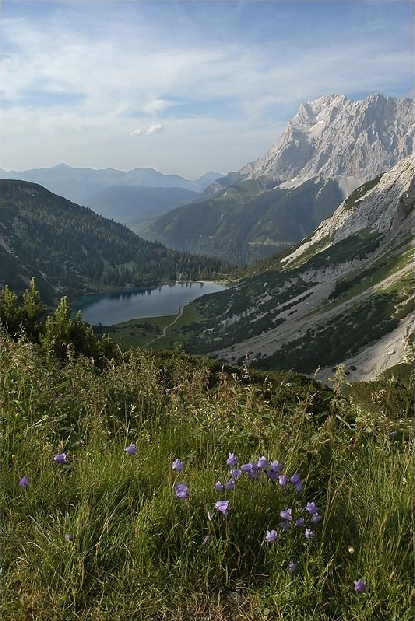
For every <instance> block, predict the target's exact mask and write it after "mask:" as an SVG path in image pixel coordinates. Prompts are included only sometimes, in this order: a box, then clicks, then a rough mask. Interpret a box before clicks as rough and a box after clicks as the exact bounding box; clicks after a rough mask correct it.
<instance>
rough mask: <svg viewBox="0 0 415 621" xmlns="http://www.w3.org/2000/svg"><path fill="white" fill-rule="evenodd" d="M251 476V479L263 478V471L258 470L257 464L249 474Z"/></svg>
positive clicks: (253, 465)
mask: <svg viewBox="0 0 415 621" xmlns="http://www.w3.org/2000/svg"><path fill="white" fill-rule="evenodd" d="M249 476H250V477H251V479H255V480H258V479H259V477H260V476H261V470H260V469H259V468H258V465H257V464H252V468H251V471H250V472H249Z"/></svg>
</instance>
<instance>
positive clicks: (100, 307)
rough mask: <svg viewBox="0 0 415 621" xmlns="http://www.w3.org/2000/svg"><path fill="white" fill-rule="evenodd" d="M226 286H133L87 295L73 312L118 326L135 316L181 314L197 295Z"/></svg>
mask: <svg viewBox="0 0 415 621" xmlns="http://www.w3.org/2000/svg"><path fill="white" fill-rule="evenodd" d="M224 289H226V287H225V286H224V285H219V284H217V283H214V282H208V281H201V282H176V283H173V284H170V285H162V286H159V287H146V288H130V289H124V290H122V291H118V292H115V293H105V294H92V295H88V296H85V297H84V298H81V299H80V300H78V301H77V302H75V303H74V304H73V311H74V313H77V312H78V311H81V313H82V319H83V320H84V321H86V322H87V323H89V324H91V325H93V326H98V325H103V326H114V325H116V324H119V323H124V322H127V321H131V320H132V319H140V318H149V317H164V316H169V315H177V314H178V313H179V312H180V308H181V307H183V306H185V305H186V304H189V302H192V301H193V300H195V299H196V298H199V297H201V296H202V295H207V294H210V293H217V292H218V291H223V290H224Z"/></svg>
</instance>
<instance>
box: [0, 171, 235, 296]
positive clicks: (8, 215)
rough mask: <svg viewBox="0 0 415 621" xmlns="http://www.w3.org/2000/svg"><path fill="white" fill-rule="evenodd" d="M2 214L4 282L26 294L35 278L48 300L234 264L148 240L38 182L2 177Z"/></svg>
mask: <svg viewBox="0 0 415 621" xmlns="http://www.w3.org/2000/svg"><path fill="white" fill-rule="evenodd" d="M1 212H2V215H1V227H2V229H1V230H2V234H1V247H0V250H1V263H2V270H1V280H0V284H1V285H5V284H8V285H9V286H11V287H12V288H13V289H15V290H16V291H20V292H21V291H23V290H24V289H25V288H26V287H27V285H28V283H29V281H30V279H31V278H32V277H35V278H36V281H37V283H38V287H39V290H40V291H41V294H42V297H43V299H44V300H45V301H46V302H47V303H51V302H52V301H54V300H56V299H57V297H59V295H67V296H68V297H69V299H75V298H77V297H80V296H81V295H83V294H85V293H87V292H88V291H92V290H94V291H96V290H98V289H100V288H102V287H108V288H111V287H112V288H114V287H124V286H128V285H132V286H149V285H156V284H159V283H162V282H169V281H175V280H176V279H180V278H182V279H189V280H190V279H193V280H197V279H202V278H205V279H213V278H218V277H222V276H224V275H225V274H227V273H228V272H229V270H230V269H231V267H230V265H229V264H224V263H223V262H221V261H219V260H217V259H211V258H207V257H201V256H193V255H191V254H189V253H187V252H176V251H173V250H168V249H167V248H165V247H164V246H163V245H162V244H160V243H151V242H148V241H145V240H143V239H141V238H139V237H138V236H137V235H135V234H134V233H133V232H132V231H131V230H129V229H128V228H127V227H126V226H124V225H121V224H118V223H115V222H113V221H110V220H107V219H105V218H103V217H101V216H98V215H97V214H95V213H94V212H93V211H91V210H90V209H87V208H84V207H80V206H79V205H76V204H75V203H72V202H70V201H68V200H66V199H64V198H62V197H60V196H57V195H55V194H53V193H51V192H49V191H48V190H46V189H45V188H43V187H42V186H39V185H37V184H35V183H29V182H24V181H18V180H7V179H6V180H2V182H1Z"/></svg>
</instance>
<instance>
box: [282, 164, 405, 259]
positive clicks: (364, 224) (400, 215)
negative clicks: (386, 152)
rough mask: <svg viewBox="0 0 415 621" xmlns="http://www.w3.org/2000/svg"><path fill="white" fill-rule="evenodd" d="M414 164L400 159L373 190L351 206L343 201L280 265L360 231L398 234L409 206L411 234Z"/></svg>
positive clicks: (389, 234) (348, 202) (390, 234)
mask: <svg viewBox="0 0 415 621" xmlns="http://www.w3.org/2000/svg"><path fill="white" fill-rule="evenodd" d="M414 163H415V162H414V158H413V156H409V157H406V158H404V159H402V160H401V161H400V162H398V163H397V164H396V165H395V166H394V167H393V168H392V170H390V171H389V172H387V173H385V174H383V175H382V177H381V178H380V180H379V181H378V182H377V183H376V184H375V185H374V187H372V188H371V189H369V190H368V191H367V192H366V193H362V194H360V195H359V198H358V199H357V200H355V201H353V203H352V204H351V205H350V200H351V198H352V197H350V199H349V201H348V200H347V199H346V200H345V201H343V202H342V203H341V205H340V206H339V207H338V208H337V209H336V211H335V212H334V214H333V215H332V216H330V218H327V220H323V222H322V223H321V224H320V225H319V227H318V228H317V229H316V230H315V231H314V233H313V234H312V235H311V236H310V238H309V239H308V240H307V241H305V242H304V243H302V244H301V245H300V246H299V247H298V248H297V249H296V250H294V252H292V253H291V254H290V255H289V256H287V257H285V258H284V259H283V260H282V262H283V263H285V264H286V265H289V264H290V263H291V262H292V261H294V260H295V259H297V258H298V257H300V256H301V255H302V254H304V252H306V251H307V250H308V249H309V248H311V247H313V246H315V245H316V244H319V251H321V250H323V249H324V248H327V247H328V246H331V245H332V244H335V243H336V242H339V241H341V240H342V239H345V238H346V237H349V236H350V235H353V234H356V233H358V232H359V231H363V230H369V231H373V232H378V233H381V234H383V235H385V236H386V237H390V236H392V235H393V234H394V231H396V230H400V231H401V228H400V225H401V224H402V221H403V220H404V219H405V218H406V215H407V208H408V207H409V206H412V217H411V218H410V221H408V222H407V225H406V228H408V231H409V232H412V234H413V231H412V225H413V205H414V202H415V192H414V174H415V173H414ZM401 234H402V231H401ZM325 241H326V243H324V242H325Z"/></svg>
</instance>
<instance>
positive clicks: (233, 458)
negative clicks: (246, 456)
mask: <svg viewBox="0 0 415 621" xmlns="http://www.w3.org/2000/svg"><path fill="white" fill-rule="evenodd" d="M237 463H238V458H237V456H236V455H235V454H234V453H229V457H228V459H227V460H226V465H227V466H229V468H233V467H234V466H236V464H237Z"/></svg>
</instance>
